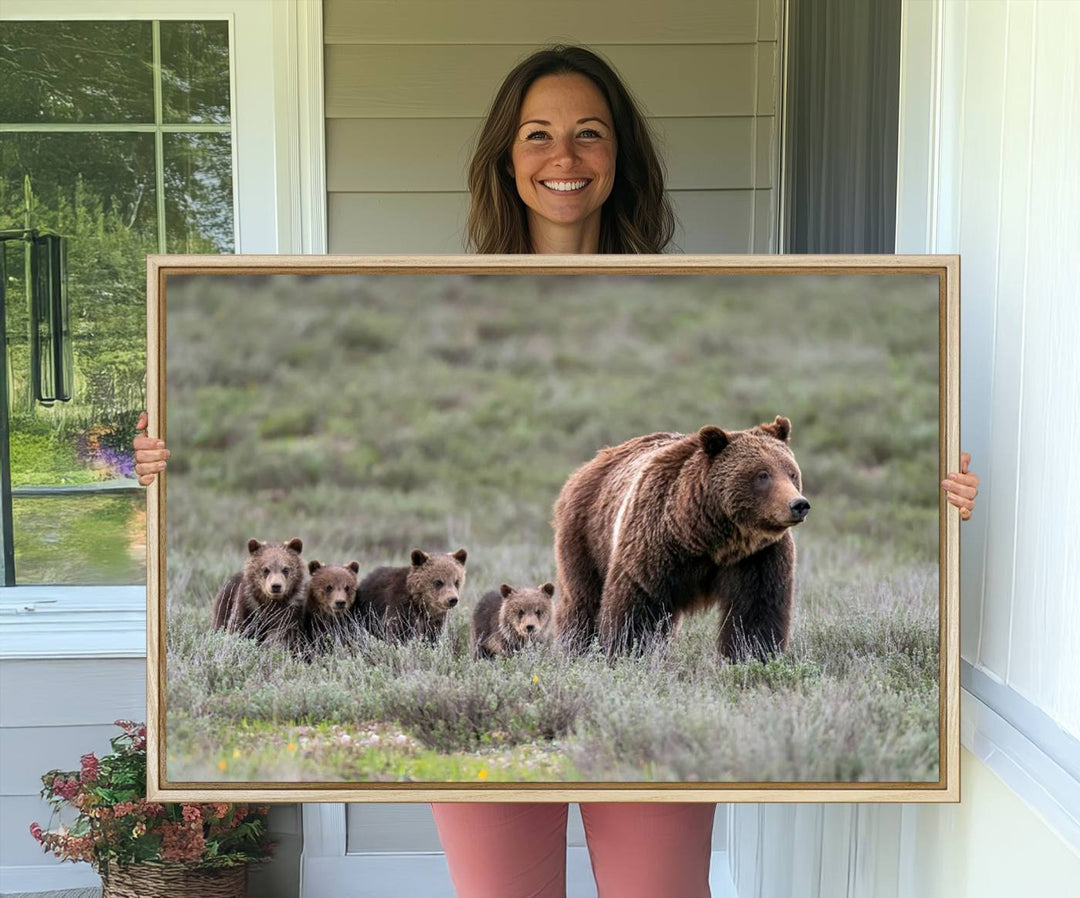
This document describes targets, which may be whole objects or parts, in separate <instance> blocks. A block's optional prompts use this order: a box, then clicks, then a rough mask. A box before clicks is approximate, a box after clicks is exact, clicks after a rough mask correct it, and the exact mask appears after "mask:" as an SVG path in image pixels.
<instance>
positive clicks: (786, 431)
mask: <svg viewBox="0 0 1080 898" xmlns="http://www.w3.org/2000/svg"><path fill="white" fill-rule="evenodd" d="M758 430H761V431H764V432H765V433H767V434H768V435H769V436H771V437H776V439H778V440H780V441H781V442H784V443H787V442H790V440H791V421H790V420H789V419H788V418H785V417H783V416H782V415H777V416H776V417H775V418H774V419H773V422H772V424H759V425H758Z"/></svg>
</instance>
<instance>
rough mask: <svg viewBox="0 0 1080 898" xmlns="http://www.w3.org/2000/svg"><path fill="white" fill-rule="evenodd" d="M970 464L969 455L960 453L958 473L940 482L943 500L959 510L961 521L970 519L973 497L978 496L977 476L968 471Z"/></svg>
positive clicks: (973, 502) (973, 505)
mask: <svg viewBox="0 0 1080 898" xmlns="http://www.w3.org/2000/svg"><path fill="white" fill-rule="evenodd" d="M970 463H971V455H970V454H969V453H967V452H961V453H960V471H959V473H952V474H949V476H948V478H947V479H945V480H942V481H941V488H942V489H943V490H945V498H947V499H948V500H949V502H951V503H952V504H953V505H955V506H956V507H957V508H959V509H960V520H961V521H967V520H969V519H970V518H971V512H972V510H973V509H974V508H975V497H976V496H977V495H979V475H978V474H972V473H971V472H970V471H969V470H968V465H969V464H970Z"/></svg>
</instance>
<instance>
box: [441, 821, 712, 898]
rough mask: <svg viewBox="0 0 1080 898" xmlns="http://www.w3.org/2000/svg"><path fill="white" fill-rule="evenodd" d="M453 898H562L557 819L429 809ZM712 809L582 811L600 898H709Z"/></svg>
mask: <svg viewBox="0 0 1080 898" xmlns="http://www.w3.org/2000/svg"><path fill="white" fill-rule="evenodd" d="M431 809H432V812H433V813H434V815H435V825H436V826H437V827H438V828H439V838H440V839H441V840H442V844H443V849H444V850H445V851H446V860H447V863H448V864H449V865H450V877H451V879H453V881H454V890H455V892H456V893H457V896H458V898H564V896H565V895H566V811H567V805H565V804H554V803H540V802H537V803H528V804H526V803H520V804H519V803H506V804H497V803H490V804H479V803H477V804H473V803H462V804H433V805H432V806H431ZM715 811H716V805H714V804H708V803H705V804H698V803H692V804H691V803H686V804H675V803H672V804H653V803H646V802H642V803H636V804H626V803H618V802H612V803H607V804H598V803H589V804H583V805H581V817H582V820H583V821H584V823H585V838H586V841H587V842H588V846H589V856H590V858H591V859H592V869H593V875H594V876H595V877H596V886H597V891H598V893H599V898H708V896H709V859H710V855H711V852H712V826H713V814H714V813H715Z"/></svg>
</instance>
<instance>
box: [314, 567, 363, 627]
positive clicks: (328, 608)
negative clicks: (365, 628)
mask: <svg viewBox="0 0 1080 898" xmlns="http://www.w3.org/2000/svg"><path fill="white" fill-rule="evenodd" d="M308 573H309V574H310V575H311V578H310V579H309V580H308V589H307V601H306V602H305V604H304V617H305V619H307V620H310V621H317V622H319V623H323V624H332V623H333V622H334V621H341V620H344V619H345V618H346V617H347V615H348V614H349V612H350V611H351V610H352V607H353V604H354V603H355V602H356V586H357V575H358V574H359V573H360V562H358V561H350V562H349V563H348V564H345V565H337V564H323V563H322V562H320V561H315V560H314V559H312V560H311V561H309V562H308Z"/></svg>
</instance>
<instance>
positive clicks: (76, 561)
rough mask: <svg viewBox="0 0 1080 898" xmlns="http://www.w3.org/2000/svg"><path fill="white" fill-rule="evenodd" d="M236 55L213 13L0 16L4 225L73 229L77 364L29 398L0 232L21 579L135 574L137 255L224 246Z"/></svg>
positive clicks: (230, 236) (21, 274)
mask: <svg viewBox="0 0 1080 898" xmlns="http://www.w3.org/2000/svg"><path fill="white" fill-rule="evenodd" d="M229 67H230V46H229V29H228V23H227V22H225V21H219V20H214V21H204V22H180V21H167V22H156V21H154V22H151V21H134V22H119V21H108V22H5V23H4V26H3V30H2V31H0V85H2V90H0V230H3V231H8V232H10V231H17V230H20V229H27V228H34V229H36V230H38V231H47V232H51V233H56V234H61V235H63V236H65V237H67V238H68V240H67V244H68V257H67V262H68V293H69V297H70V302H71V329H72V346H73V358H74V373H75V377H74V396H73V398H72V400H71V401H70V402H64V403H61V402H58V403H55V404H54V405H53V406H52V407H51V408H46V407H45V406H43V405H41V404H40V403H37V402H35V401H34V398H33V395H32V385H31V384H30V368H29V353H30V346H29V315H28V309H27V304H26V274H25V268H24V264H23V243H22V242H21V241H20V240H9V241H7V242H6V243H5V244H3V246H4V247H5V250H4V252H5V259H6V262H7V265H6V282H5V284H4V286H5V288H6V289H5V291H4V295H5V301H4V303H3V306H4V308H3V310H2V314H0V323H2V325H3V326H4V328H5V333H6V355H7V357H6V359H3V360H0V362H2V363H4V364H6V366H7V371H8V373H9V390H8V398H9V402H8V408H7V416H8V419H9V420H8V422H6V423H8V424H10V427H9V428H7V429H8V434H9V439H10V449H11V452H10V473H11V484H12V492H13V497H12V512H13V527H12V528H11V529H12V533H11V534H8V535H7V538H8V539H12V538H13V540H14V553H15V569H16V576H17V582H19V583H24V584H25V583H73V584H75V583H78V584H82V583H96V584H103V583H114V584H123V583H139V582H142V581H144V580H145V544H144V527H145V498H144V493H143V491H142V490H141V489H140V488H139V487H138V486H137V483H136V481H135V478H134V470H133V463H132V459H131V448H130V447H131V438H132V436H133V435H134V426H135V420H136V417H137V415H138V412H139V411H140V410H141V409H142V408H144V407H145V403H146V398H145V396H146V386H145V384H146V352H145V350H146V315H145V307H146V292H145V291H146V254H147V253H153V252H183V253H201V252H212V253H219V252H232V251H233V249H234V247H235V238H234V231H235V227H234V217H233V181H234V178H233V170H232V125H231V122H232V115H231V112H230V110H231V96H230V68H229ZM0 345H3V344H0ZM0 405H2V403H0ZM0 520H2V518H0ZM2 530H3V525H2V523H0V531H2ZM2 535H4V534H2V533H0V536H2ZM0 582H2V581H0Z"/></svg>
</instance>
